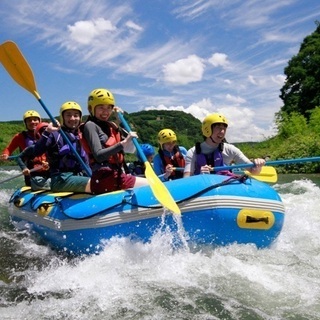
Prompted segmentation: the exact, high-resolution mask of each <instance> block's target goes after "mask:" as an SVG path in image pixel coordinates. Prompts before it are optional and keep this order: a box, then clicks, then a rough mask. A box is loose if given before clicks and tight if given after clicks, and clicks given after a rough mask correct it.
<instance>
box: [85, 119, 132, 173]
mask: <svg viewBox="0 0 320 320" xmlns="http://www.w3.org/2000/svg"><path fill="white" fill-rule="evenodd" d="M90 121H92V122H94V123H95V124H96V125H98V126H99V127H100V128H101V130H102V131H103V132H104V133H105V134H106V135H107V137H108V138H107V140H106V141H104V140H103V137H100V142H101V145H102V147H104V148H109V147H111V146H113V145H115V144H117V143H119V142H120V141H121V140H122V139H121V134H120V129H119V127H118V126H117V124H115V123H114V122H112V121H107V122H103V123H102V124H101V123H96V121H93V119H90ZM101 122H102V121H101ZM84 125H85V124H84V123H83V124H81V125H80V132H81V135H80V139H81V144H82V146H83V148H84V150H85V151H86V153H87V154H88V156H89V163H90V166H92V165H93V164H94V163H95V162H96V161H95V159H94V157H93V155H92V152H91V149H90V147H89V144H88V142H87V140H86V139H85V137H84V136H83V133H82V132H83V127H84ZM106 131H107V132H106ZM103 164H111V166H112V165H115V166H120V167H121V166H124V167H125V168H126V166H125V161H124V153H123V151H120V152H118V153H116V154H114V155H112V156H110V157H109V158H108V159H107V160H106V161H105V162H104V163H103Z"/></svg>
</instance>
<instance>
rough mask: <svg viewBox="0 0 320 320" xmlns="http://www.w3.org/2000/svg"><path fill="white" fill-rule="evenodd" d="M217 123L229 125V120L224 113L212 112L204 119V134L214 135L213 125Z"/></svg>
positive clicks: (207, 135) (206, 135)
mask: <svg viewBox="0 0 320 320" xmlns="http://www.w3.org/2000/svg"><path fill="white" fill-rule="evenodd" d="M215 123H223V124H225V125H226V126H228V121H227V119H226V118H225V116H224V115H222V114H220V113H212V114H209V115H208V116H206V117H205V118H204V119H203V121H202V134H203V135H204V136H205V137H207V138H209V137H210V136H211V135H212V125H213V124H215Z"/></svg>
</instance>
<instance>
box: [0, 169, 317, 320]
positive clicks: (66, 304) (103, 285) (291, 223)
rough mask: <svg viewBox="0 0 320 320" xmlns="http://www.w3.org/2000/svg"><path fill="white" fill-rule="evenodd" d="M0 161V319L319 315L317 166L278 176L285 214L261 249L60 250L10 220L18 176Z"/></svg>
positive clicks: (157, 244) (254, 319)
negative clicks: (76, 253) (69, 253)
mask: <svg viewBox="0 0 320 320" xmlns="http://www.w3.org/2000/svg"><path fill="white" fill-rule="evenodd" d="M18 173H19V171H18V170H17V169H16V168H0V320H7V319H8V320H9V319H10V320H12V319H14V320H20V319H30V320H31V319H32V320H34V319H37V320H38V319H48V320H49V319H50V320H52V319H54V320H57V319H61V320H62V319H70V320H71V319H72V320H73V319H84V320H91V319H97V320H98V319H99V320H101V319H112V320H115V319H136V320H153V319H157V320H158V319H159V320H160V319H163V320H167V319H186V320H187V319H188V320H189V319H190V320H200V319H201V320H209V319H226V320H231V319H232V320H233V319H243V320H259V319H268V320H276V319H277V320H278V319H292V320H303V319H305V320H312V319H314V320H315V319H320V300H319V299H320V176H319V175H284V176H279V179H278V182H277V184H275V185H273V187H274V188H275V189H276V190H277V192H278V193H279V194H280V196H281V198H282V200H283V202H284V204H285V207H286V217H285V223H284V227H283V229H282V232H281V234H280V236H279V237H278V239H277V240H276V242H275V243H274V244H273V245H272V246H271V247H270V248H267V249H260V250H258V249H256V248H255V246H253V245H237V244H234V245H230V246H227V247H218V248H203V249H202V250H197V251H195V250H192V248H188V247H187V246H184V247H183V248H181V249H180V250H175V251H173V250H172V247H171V243H170V239H172V237H171V236H170V234H166V232H162V233H160V234H155V235H154V237H153V238H152V241H151V242H150V243H147V244H142V243H132V242H130V241H129V240H128V239H125V238H115V239H112V240H111V241H110V242H109V244H108V246H107V247H106V248H105V250H104V251H103V252H101V254H100V255H94V256H87V257H81V258H68V257H65V256H62V255H60V254H58V253H56V252H55V251H53V250H51V249H49V248H48V246H46V245H44V244H42V243H41V242H40V241H39V240H38V239H35V238H34V237H33V236H30V235H29V234H28V233H26V232H21V231H19V232H18V231H16V230H15V229H14V228H13V226H12V225H11V223H10V217H9V213H8V200H9V199H10V196H11V194H12V192H13V191H14V189H15V188H16V187H18V186H21V185H22V183H23V179H22V178H21V177H19V178H16V179H13V180H11V181H10V182H7V183H1V181H2V180H4V179H6V178H8V177H10V176H13V175H16V174H18Z"/></svg>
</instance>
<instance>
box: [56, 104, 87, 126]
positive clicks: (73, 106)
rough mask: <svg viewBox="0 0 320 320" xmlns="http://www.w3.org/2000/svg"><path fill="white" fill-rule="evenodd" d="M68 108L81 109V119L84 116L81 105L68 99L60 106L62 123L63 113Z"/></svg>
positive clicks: (61, 121)
mask: <svg viewBox="0 0 320 320" xmlns="http://www.w3.org/2000/svg"><path fill="white" fill-rule="evenodd" d="M67 110H78V111H80V121H81V118H82V109H81V107H80V105H79V104H78V103H76V102H74V101H67V102H65V103H64V104H63V105H62V106H61V107H60V124H61V125H63V124H64V123H63V116H62V114H63V113H64V112H65V111H67Z"/></svg>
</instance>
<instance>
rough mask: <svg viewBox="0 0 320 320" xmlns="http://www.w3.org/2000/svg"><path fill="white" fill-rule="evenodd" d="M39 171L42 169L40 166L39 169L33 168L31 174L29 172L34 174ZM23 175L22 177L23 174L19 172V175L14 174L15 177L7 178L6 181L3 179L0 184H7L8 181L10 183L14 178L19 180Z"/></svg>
mask: <svg viewBox="0 0 320 320" xmlns="http://www.w3.org/2000/svg"><path fill="white" fill-rule="evenodd" d="M41 169H42V166H40V167H35V168H33V169H30V173H31V172H34V171H38V170H41ZM23 175H24V174H23V172H21V173H19V174H16V175H15V176H12V177H10V178H7V179H5V180H1V181H0V184H1V183H5V182H8V181H11V180H13V179H16V178H19V177H21V176H23Z"/></svg>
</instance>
